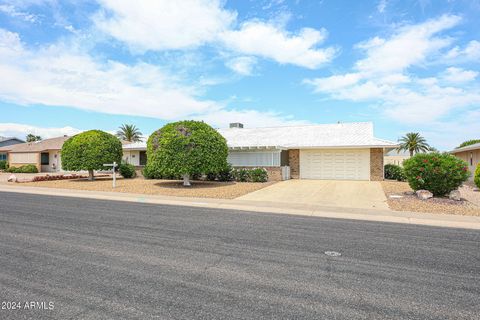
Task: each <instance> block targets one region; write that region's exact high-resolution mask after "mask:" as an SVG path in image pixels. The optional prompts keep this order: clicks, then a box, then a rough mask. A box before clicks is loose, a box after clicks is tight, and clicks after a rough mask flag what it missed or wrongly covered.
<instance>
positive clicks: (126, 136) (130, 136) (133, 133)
mask: <svg viewBox="0 0 480 320" xmlns="http://www.w3.org/2000/svg"><path fill="white" fill-rule="evenodd" d="M117 137H118V138H119V139H121V140H125V141H129V142H138V141H141V140H142V133H141V132H140V130H139V129H138V128H137V127H136V126H135V125H133V124H122V125H121V126H120V127H119V128H118V131H117Z"/></svg>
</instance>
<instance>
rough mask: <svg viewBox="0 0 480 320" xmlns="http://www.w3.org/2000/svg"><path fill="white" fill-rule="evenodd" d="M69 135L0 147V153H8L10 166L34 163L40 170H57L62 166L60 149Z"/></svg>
mask: <svg viewBox="0 0 480 320" xmlns="http://www.w3.org/2000/svg"><path fill="white" fill-rule="evenodd" d="M68 138H69V137H68V136H62V137H58V138H52V139H44V140H40V141H34V142H25V143H20V144H15V145H10V146H5V147H1V148H0V153H1V152H5V153H8V163H9V166H10V167H20V166H23V165H26V164H33V165H35V166H36V167H37V169H38V172H55V171H60V170H61V168H62V163H61V158H60V151H61V149H62V146H63V143H64V142H65V141H66V140H67V139H68Z"/></svg>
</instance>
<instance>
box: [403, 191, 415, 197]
mask: <svg viewBox="0 0 480 320" xmlns="http://www.w3.org/2000/svg"><path fill="white" fill-rule="evenodd" d="M404 194H405V195H407V196H413V195H414V194H415V191H411V190H410V191H405V192H404Z"/></svg>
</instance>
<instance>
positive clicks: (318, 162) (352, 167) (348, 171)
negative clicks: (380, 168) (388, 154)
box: [300, 149, 370, 180]
mask: <svg viewBox="0 0 480 320" xmlns="http://www.w3.org/2000/svg"><path fill="white" fill-rule="evenodd" d="M300 178H302V179H326V180H370V150H369V149H328V150H327V149H312V150H310V149H308V150H300Z"/></svg>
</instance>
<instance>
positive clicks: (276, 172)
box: [234, 166, 282, 181]
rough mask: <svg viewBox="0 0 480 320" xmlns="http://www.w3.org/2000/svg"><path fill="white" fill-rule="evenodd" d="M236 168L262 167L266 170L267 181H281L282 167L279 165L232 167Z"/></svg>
mask: <svg viewBox="0 0 480 320" xmlns="http://www.w3.org/2000/svg"><path fill="white" fill-rule="evenodd" d="M234 168H236V169H253V168H263V169H265V170H267V174H268V181H282V168H281V167H262V166H260V167H234Z"/></svg>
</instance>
